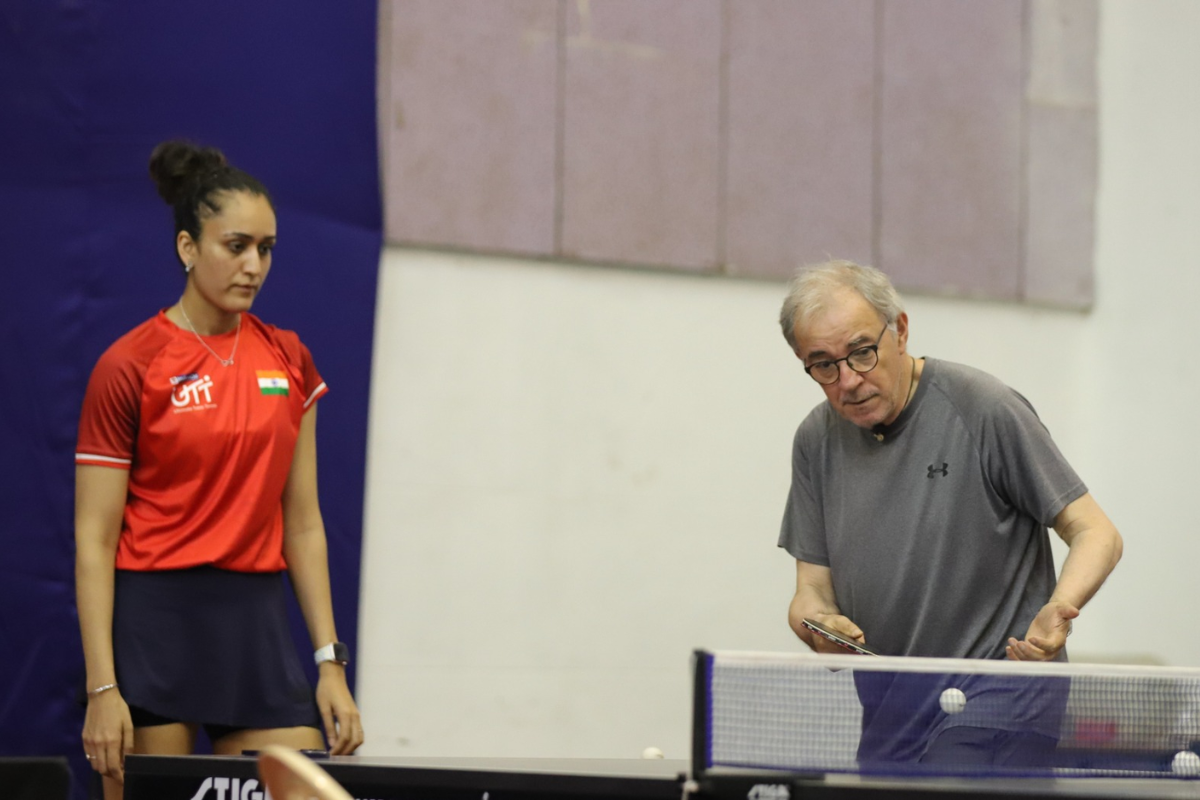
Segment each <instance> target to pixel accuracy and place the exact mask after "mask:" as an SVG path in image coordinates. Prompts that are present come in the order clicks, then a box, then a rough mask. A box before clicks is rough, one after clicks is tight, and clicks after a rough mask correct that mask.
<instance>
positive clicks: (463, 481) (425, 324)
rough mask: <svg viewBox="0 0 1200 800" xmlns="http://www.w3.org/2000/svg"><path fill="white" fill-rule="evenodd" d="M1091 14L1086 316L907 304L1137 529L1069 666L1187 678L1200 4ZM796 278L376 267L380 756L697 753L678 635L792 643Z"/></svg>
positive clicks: (387, 261) (369, 620)
mask: <svg viewBox="0 0 1200 800" xmlns="http://www.w3.org/2000/svg"><path fill="white" fill-rule="evenodd" d="M1102 11H1103V13H1102V33H1101V37H1102V38H1101V65H1100V79H1101V164H1100V167H1101V169H1100V174H1101V194H1100V198H1099V208H1098V230H1099V233H1098V242H1097V283H1098V290H1097V295H1098V303H1097V306H1096V308H1095V310H1094V311H1093V312H1091V313H1090V314H1086V315H1084V314H1076V313H1071V312H1061V311H1054V310H1047V309H1033V308H1027V307H1022V306H1018V305H1006V304H995V303H978V302H967V301H954V300H945V299H933V298H919V297H910V298H908V305H909V315H910V319H911V324H912V338H911V343H912V347H913V348H914V350H915V352H917V353H918V354H921V355H935V356H939V357H942V358H948V359H952V360H958V361H963V362H967V363H970V364H973V365H975V366H978V367H981V368H983V369H985V370H988V371H990V372H992V373H994V374H996V375H997V376H999V377H1000V378H1002V379H1003V380H1005V381H1007V382H1008V383H1010V384H1011V385H1013V386H1014V387H1016V388H1017V389H1019V390H1020V391H1021V392H1022V393H1024V394H1025V395H1026V396H1027V397H1028V398H1029V399H1030V400H1031V401H1032V402H1033V403H1034V405H1035V406H1036V407H1037V408H1038V410H1039V412H1040V413H1041V415H1042V417H1043V419H1044V420H1045V421H1046V422H1047V424H1048V425H1049V427H1050V430H1051V431H1052V432H1053V433H1054V434H1055V437H1056V439H1057V440H1058V442H1059V444H1060V446H1061V447H1062V449H1063V450H1064V452H1066V454H1067V456H1068V457H1069V458H1070V459H1071V460H1072V462H1073V463H1074V464H1075V466H1076V468H1077V469H1078V470H1079V471H1080V473H1081V474H1082V475H1083V477H1084V479H1085V480H1086V481H1087V482H1088V483H1089V484H1090V486H1091V488H1092V491H1093V493H1094V494H1095V496H1096V497H1097V498H1098V499H1099V501H1100V503H1101V504H1102V506H1104V508H1105V509H1106V510H1107V511H1108V512H1109V514H1110V516H1112V517H1113V519H1114V520H1115V521H1116V522H1117V524H1118V526H1119V527H1120V528H1121V530H1122V532H1123V533H1124V534H1125V538H1126V556H1125V559H1124V561H1123V562H1122V564H1121V566H1120V567H1119V568H1118V571H1117V572H1116V573H1115V574H1114V576H1113V578H1112V579H1111V580H1110V581H1109V583H1108V585H1106V586H1105V588H1104V589H1103V590H1102V591H1101V593H1100V595H1098V596H1097V598H1096V599H1095V600H1094V601H1093V602H1092V604H1091V605H1089V606H1088V608H1087V609H1086V610H1085V612H1084V617H1083V618H1082V619H1081V620H1080V621H1079V623H1078V625H1077V632H1076V634H1075V636H1074V637H1073V639H1072V647H1073V651H1074V654H1075V658H1076V659H1077V660H1080V659H1090V658H1101V659H1108V660H1134V659H1140V658H1143V657H1146V656H1151V657H1154V658H1158V659H1160V660H1162V661H1164V662H1166V663H1171V664H1177V665H1189V666H1200V638H1197V637H1195V636H1193V635H1192V631H1193V629H1194V625H1193V624H1192V620H1193V618H1194V615H1195V613H1196V612H1195V611H1194V608H1195V607H1197V606H1200V602H1198V601H1200V581H1197V580H1196V579H1194V578H1193V574H1194V573H1195V566H1196V565H1197V564H1200V540H1198V539H1200V537H1197V536H1196V535H1195V534H1194V532H1195V530H1196V528H1197V526H1196V522H1197V517H1198V515H1197V513H1196V512H1195V511H1193V509H1192V507H1191V504H1190V503H1188V502H1187V500H1188V499H1189V493H1190V491H1191V490H1192V483H1193V475H1192V473H1193V470H1194V467H1193V458H1192V456H1193V453H1195V452H1196V450H1197V445H1200V431H1198V430H1197V429H1196V426H1194V425H1193V424H1192V417H1193V416H1194V409H1195V408H1196V405H1197V402H1198V399H1200V398H1198V397H1197V394H1198V392H1200V380H1198V379H1197V378H1196V377H1195V373H1196V368H1195V367H1193V366H1192V363H1193V362H1194V360H1195V352H1196V351H1195V345H1194V344H1193V343H1194V341H1195V339H1196V337H1197V335H1200V327H1198V326H1200V320H1198V319H1197V318H1196V315H1195V314H1194V313H1191V310H1192V309H1193V308H1194V307H1195V303H1196V300H1195V298H1196V294H1197V293H1196V288H1197V284H1198V283H1200V276H1198V275H1197V269H1196V265H1195V258H1194V253H1196V252H1197V245H1198V244H1200V242H1197V241H1196V239H1197V238H1198V237H1200V233H1198V232H1197V231H1198V230H1200V224H1198V221H1200V175H1197V174H1196V173H1197V172H1198V171H1200V130H1198V128H1200V105H1198V104H1197V98H1196V96H1195V95H1196V92H1197V89H1195V88H1194V86H1195V82H1194V80H1193V79H1192V76H1194V75H1196V74H1200V49H1198V48H1196V47H1195V46H1194V43H1193V42H1194V35H1195V31H1197V30H1200V3H1195V2H1192V1H1191V0H1177V1H1176V2H1168V1H1167V0H1141V2H1138V3H1128V2H1122V0H1114V1H1113V2H1109V3H1105V4H1104V6H1103V9H1102ZM781 296H782V287H781V286H780V285H777V284H770V283H752V282H742V281H734V280H726V279H714V278H703V277H690V276H679V275H664V274H656V273H645V272H635V271H621V270H613V269H598V268H588V267H580V266H577V265H558V264H546V263H528V262H522V261H517V260H506V259H499V258H489V257H481V256H470V255H448V254H438V253H426V252H417V251H407V250H399V249H396V250H389V251H388V252H387V253H386V254H385V257H384V260H383V265H382V271H381V281H380V294H379V312H378V317H377V333H376V343H375V346H376V350H375V359H376V361H375V371H374V384H373V387H372V420H371V437H370V447H371V449H370V454H369V468H368V501H367V532H366V545H365V563H364V575H363V579H364V582H363V596H362V600H363V603H362V618H361V629H360V640H361V653H360V654H359V659H360V672H359V675H360V687H359V699H360V702H361V704H362V706H363V709H364V713H365V715H366V722H367V727H368V731H369V743H368V745H367V747H366V748H364V752H365V753H370V754H409V755H479V756H482V755H498V756H503V755H514V756H562V757H566V756H576V757H587V756H595V757H636V756H637V755H638V754H639V753H640V752H641V749H642V748H643V747H645V746H647V745H651V744H653V745H657V746H660V747H662V748H663V749H664V750H666V751H667V755H668V756H669V757H677V758H683V757H686V756H687V742H688V726H689V716H690V709H689V691H690V689H689V684H688V679H689V655H690V652H691V650H692V649H693V648H695V647H701V646H702V647H712V648H734V649H764V650H787V649H794V648H797V647H799V645H798V644H797V643H796V642H795V640H794V638H793V636H792V634H791V633H790V632H789V630H788V628H787V626H786V623H785V613H786V607H787V602H788V599H789V598H790V595H791V590H792V582H793V574H794V568H793V563H792V562H791V561H790V559H789V558H788V557H787V556H786V554H784V553H783V552H782V551H780V550H777V549H776V547H775V546H774V541H775V536H776V532H777V528H778V522H779V517H780V514H781V511H782V505H783V500H784V496H785V493H786V490H787V482H788V460H789V447H790V441H791V434H792V431H793V430H794V428H795V426H796V424H797V423H798V422H799V420H800V419H801V418H802V417H803V416H804V414H805V413H806V412H807V410H808V409H809V408H811V406H812V405H814V404H815V403H817V402H818V401H819V400H820V399H821V394H820V392H819V390H818V389H817V387H816V386H815V385H813V384H811V382H809V381H808V378H807V377H806V376H805V375H804V374H803V372H802V371H801V370H800V368H799V366H798V365H797V364H796V362H795V361H794V359H793V357H792V356H791V354H790V353H789V351H788V349H787V347H786V345H785V344H784V342H783V340H782V338H781V336H780V335H779V332H778V328H777V326H776V324H775V322H774V319H775V315H776V313H777V309H778V304H779V301H780V299H781ZM1060 558H1061V554H1060Z"/></svg>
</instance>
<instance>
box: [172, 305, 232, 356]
mask: <svg viewBox="0 0 1200 800" xmlns="http://www.w3.org/2000/svg"><path fill="white" fill-rule="evenodd" d="M179 313H180V314H183V321H184V322H186V323H187V324H188V327H189V328H191V329H192V333H193V334H195V336H196V338H197V339H199V340H200V344H202V345H204V349H205V350H207V351H208V352H210V353H212V354H213V358H215V359H216V360H217V361H220V362H221V366H222V367H229V366H233V357H234V355H236V354H237V346H238V341H240V340H241V338H242V315H241V314H238V324H237V333H236V334H234V337H233V351H232V352H231V353H230V354H229V358H221V357H220V356H219V355H217V351H216V350H213V349H212V348H211V347H209V346H208V342H206V341H204V337H203V336H201V335H200V334H199V333H198V332H197V331H196V326H195V325H193V324H192V321H191V320H190V319H188V315H187V312H186V311H184V310H183V303H180V304H179Z"/></svg>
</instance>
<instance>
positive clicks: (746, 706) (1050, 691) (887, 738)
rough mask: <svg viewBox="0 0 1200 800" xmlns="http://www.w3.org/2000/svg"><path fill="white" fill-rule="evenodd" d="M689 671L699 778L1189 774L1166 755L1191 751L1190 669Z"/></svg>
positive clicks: (1196, 688)
mask: <svg viewBox="0 0 1200 800" xmlns="http://www.w3.org/2000/svg"><path fill="white" fill-rule="evenodd" d="M695 667H696V709H695V725H696V730H695V740H694V751H695V752H694V759H695V760H696V762H697V765H696V766H697V767H698V768H699V769H707V768H711V767H741V768H751V769H779V770H789V771H795V772H814V773H823V772H875V773H886V774H906V773H930V774H963V773H980V774H988V775H998V774H1001V775H1002V774H1012V775H1023V774H1046V773H1047V772H1052V773H1053V774H1066V775H1072V776H1075V775H1078V776H1087V775H1107V776H1112V775H1128V776H1139V777H1141V776H1150V775H1154V776H1159V775H1163V776H1171V775H1179V774H1181V770H1182V773H1183V774H1184V775H1186V776H1188V777H1195V776H1196V775H1195V774H1193V772H1194V773H1200V758H1197V757H1194V756H1190V755H1185V756H1179V754H1180V753H1181V752H1187V751H1192V752H1195V751H1198V750H1200V670H1191V669H1175V668H1166V667H1123V666H1111V665H1086V664H1083V665H1079V664H1060V663H1049V664H1036V663H1028V662H1011V661H976V660H960V659H919V658H884V657H880V658H874V657H870V656H857V655H845V656H834V655H816V654H808V653H804V654H777V653H747V652H730V651H717V652H698V653H697V655H696V662H695ZM947 690H949V692H948V693H947V694H945V700H943V694H944V693H946V692H947ZM958 692H961V695H960V694H958ZM943 703H944V704H945V707H944V708H943ZM960 707H961V708H960ZM948 712H949V713H948ZM1177 757H1179V758H1182V759H1183V760H1182V761H1178V760H1176V759H1177ZM1189 759H1192V761H1189ZM1193 761H1194V763H1193ZM1172 764H1174V765H1175V771H1174V772H1173V771H1172ZM1192 766H1194V767H1195V770H1194V771H1193V770H1190V769H1189V768H1190V767H1192Z"/></svg>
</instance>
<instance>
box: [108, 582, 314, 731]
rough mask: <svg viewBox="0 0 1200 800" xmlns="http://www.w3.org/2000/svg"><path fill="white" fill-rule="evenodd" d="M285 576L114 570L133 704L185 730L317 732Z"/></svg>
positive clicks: (120, 646) (117, 627)
mask: <svg viewBox="0 0 1200 800" xmlns="http://www.w3.org/2000/svg"><path fill="white" fill-rule="evenodd" d="M285 592H286V590H285V588H284V581H283V573H281V572H269V573H244V572H230V571H228V570H222V569H216V568H214V567H197V568H194V569H185V570H171V571H163V572H134V571H129V570H117V572H116V586H115V594H114V598H113V656H114V659H115V662H116V671H117V682H118V683H119V684H120V685H121V694H122V696H123V697H124V698H125V701H126V702H128V703H129V704H130V705H131V706H137V707H138V708H143V709H145V710H147V711H150V712H152V713H154V714H157V715H159V716H162V717H167V718H170V719H176V720H179V721H181V722H194V723H201V724H210V725H227V726H232V727H238V728H291V727H296V726H300V725H310V726H314V727H319V726H320V715H319V714H318V712H317V706H316V702H315V700H314V699H313V689H312V687H311V686H310V685H309V683H308V679H307V678H306V677H305V675H304V670H303V668H302V667H301V665H300V660H299V657H298V656H297V654H296V646H295V643H294V642H293V641H292V636H291V630H290V628H289V625H288V615H287V605H286V602H285Z"/></svg>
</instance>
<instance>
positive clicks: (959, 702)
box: [938, 687, 967, 714]
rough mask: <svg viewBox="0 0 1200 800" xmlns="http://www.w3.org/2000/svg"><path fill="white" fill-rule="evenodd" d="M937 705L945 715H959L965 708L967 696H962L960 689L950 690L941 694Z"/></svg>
mask: <svg viewBox="0 0 1200 800" xmlns="http://www.w3.org/2000/svg"><path fill="white" fill-rule="evenodd" d="M938 703H939V704H940V705H941V707H942V711H945V712H946V713H947V714H959V713H961V712H962V710H963V709H964V708H966V707H967V696H966V695H965V694H963V691H962V689H955V688H953V687H952V688H950V689H947V690H946V691H944V692H942V696H941V697H939V698H938Z"/></svg>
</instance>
